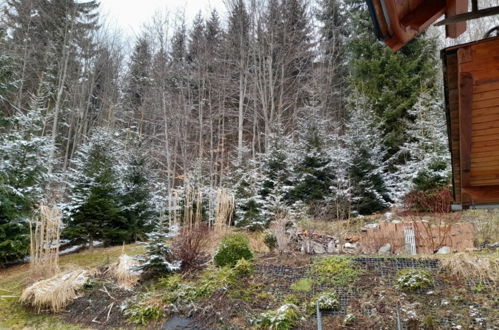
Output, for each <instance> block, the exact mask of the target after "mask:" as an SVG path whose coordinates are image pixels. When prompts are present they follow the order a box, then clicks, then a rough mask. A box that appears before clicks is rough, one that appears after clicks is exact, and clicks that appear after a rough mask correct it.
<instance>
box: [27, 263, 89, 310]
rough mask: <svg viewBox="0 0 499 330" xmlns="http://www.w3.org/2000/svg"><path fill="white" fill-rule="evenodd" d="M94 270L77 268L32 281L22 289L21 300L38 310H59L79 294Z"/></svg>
mask: <svg viewBox="0 0 499 330" xmlns="http://www.w3.org/2000/svg"><path fill="white" fill-rule="evenodd" d="M94 274H95V272H93V271H88V270H83V269H77V270H73V271H69V272H66V273H61V274H58V275H55V276H53V277H51V278H49V279H46V280H41V281H38V282H35V283H33V284H32V285H30V286H28V287H27V288H26V289H24V291H23V293H22V295H21V302H22V303H23V304H25V305H29V306H31V307H34V308H36V310H37V311H38V312H40V311H41V310H42V309H49V310H50V311H52V312H59V311H61V310H62V309H63V308H64V307H66V306H67V305H68V304H69V303H71V302H72V301H73V300H74V299H76V298H77V297H78V296H79V292H80V290H81V289H82V288H83V286H84V285H85V283H87V281H88V279H89V278H90V277H91V276H92V275H94Z"/></svg>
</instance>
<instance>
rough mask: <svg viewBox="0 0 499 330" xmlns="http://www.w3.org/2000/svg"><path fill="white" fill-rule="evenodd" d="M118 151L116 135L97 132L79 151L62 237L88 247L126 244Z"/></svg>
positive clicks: (71, 182)
mask: <svg viewBox="0 0 499 330" xmlns="http://www.w3.org/2000/svg"><path fill="white" fill-rule="evenodd" d="M120 150H123V149H122V148H121V146H120V145H119V138H118V136H117V134H114V133H113V132H111V131H109V130H106V129H101V128H99V129H96V130H95V131H94V132H93V134H92V135H91V137H90V138H89V141H88V142H87V143H86V144H84V145H83V146H82V147H81V148H80V150H79V151H78V154H77V157H76V158H75V159H74V161H73V168H72V170H71V173H70V175H69V178H70V182H69V185H70V194H69V199H70V201H69V203H68V204H67V206H66V213H67V215H68V216H67V222H66V228H65V230H64V233H63V234H64V236H66V237H68V238H71V239H74V240H76V241H83V242H85V243H88V244H89V246H90V247H92V246H93V242H94V241H95V240H103V241H105V242H106V243H107V244H109V243H121V242H123V241H127V240H129V236H128V233H127V230H128V226H127V223H126V218H125V217H123V216H122V214H121V209H120V202H119V199H118V198H119V187H120V181H119V178H120V175H119V174H120V173H117V171H116V164H117V162H118V153H119V151H120Z"/></svg>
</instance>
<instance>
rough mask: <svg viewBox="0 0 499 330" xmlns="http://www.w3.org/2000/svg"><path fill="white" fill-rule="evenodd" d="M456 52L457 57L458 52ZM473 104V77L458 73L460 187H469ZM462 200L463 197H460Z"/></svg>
mask: <svg viewBox="0 0 499 330" xmlns="http://www.w3.org/2000/svg"><path fill="white" fill-rule="evenodd" d="M460 51H461V49H460V50H459V51H458V56H459V52H460ZM472 104H473V76H472V75H471V73H469V72H460V73H459V106H460V108H459V132H460V138H459V146H460V158H461V162H460V163H461V186H462V187H468V186H470V171H471V138H472V129H471V128H472V126H471V125H472V121H471V111H472ZM461 198H463V197H461Z"/></svg>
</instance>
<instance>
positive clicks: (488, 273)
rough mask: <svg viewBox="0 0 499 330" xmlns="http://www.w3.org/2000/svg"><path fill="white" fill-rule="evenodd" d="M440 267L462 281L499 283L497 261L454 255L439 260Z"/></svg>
mask: <svg viewBox="0 0 499 330" xmlns="http://www.w3.org/2000/svg"><path fill="white" fill-rule="evenodd" d="M440 267H441V268H442V269H444V270H446V271H448V272H449V273H450V274H451V275H454V276H456V277H458V278H461V279H464V280H481V281H491V282H493V283H497V282H499V259H498V258H497V257H495V258H494V257H490V258H487V257H481V256H474V255H471V254H469V253H464V252H462V253H456V254H453V255H449V256H446V257H444V258H442V259H440Z"/></svg>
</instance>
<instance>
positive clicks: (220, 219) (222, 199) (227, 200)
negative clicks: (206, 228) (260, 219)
mask: <svg viewBox="0 0 499 330" xmlns="http://www.w3.org/2000/svg"><path fill="white" fill-rule="evenodd" d="M234 207H235V200H234V195H232V194H230V193H229V192H227V190H226V189H224V188H220V189H218V191H217V197H216V206H215V228H216V229H217V230H224V229H225V228H227V227H228V226H230V223H231V222H232V215H233V213H234Z"/></svg>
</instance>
